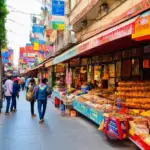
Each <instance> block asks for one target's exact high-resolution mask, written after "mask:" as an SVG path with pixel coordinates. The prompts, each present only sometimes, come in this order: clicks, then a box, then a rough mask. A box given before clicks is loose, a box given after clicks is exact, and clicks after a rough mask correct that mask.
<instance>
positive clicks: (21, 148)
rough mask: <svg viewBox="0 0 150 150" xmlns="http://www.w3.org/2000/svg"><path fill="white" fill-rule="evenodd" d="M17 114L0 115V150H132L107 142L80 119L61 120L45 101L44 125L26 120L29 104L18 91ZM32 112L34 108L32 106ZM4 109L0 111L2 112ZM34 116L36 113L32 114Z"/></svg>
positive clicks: (128, 146)
mask: <svg viewBox="0 0 150 150" xmlns="http://www.w3.org/2000/svg"><path fill="white" fill-rule="evenodd" d="M17 102H18V108H17V110H18V111H17V112H16V113H13V114H10V116H5V115H4V113H3V114H1V115H0V150H50V149H51V150H104V149H105V150H127V149H130V150H135V149H136V148H135V147H134V145H133V144H132V143H130V142H125V143H122V142H118V141H114V140H113V142H110V143H108V142H107V141H106V139H105V136H104V134H102V133H100V132H99V131H98V130H97V126H95V125H94V124H93V123H91V122H90V121H88V120H86V119H84V118H83V117H76V118H71V117H70V118H67V117H61V116H60V114H59V111H58V110H57V109H56V108H54V106H53V105H52V104H51V102H50V101H49V103H48V109H47V112H46V118H45V123H44V124H39V123H38V121H39V120H38V117H36V118H35V119H33V118H31V117H30V107H29V103H28V102H27V101H25V93H24V92H21V95H20V99H19V100H17ZM35 109H36V107H35ZM4 110H5V108H4V109H3V112H4ZM36 114H37V111H36Z"/></svg>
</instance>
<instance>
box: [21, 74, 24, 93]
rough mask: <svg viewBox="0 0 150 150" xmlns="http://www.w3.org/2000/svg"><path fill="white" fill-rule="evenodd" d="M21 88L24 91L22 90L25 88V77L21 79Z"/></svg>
mask: <svg viewBox="0 0 150 150" xmlns="http://www.w3.org/2000/svg"><path fill="white" fill-rule="evenodd" d="M20 80H21V88H22V91H24V88H25V77H23V76H22V77H21V79H20Z"/></svg>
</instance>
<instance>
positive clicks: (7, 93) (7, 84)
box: [4, 79, 13, 96]
mask: <svg viewBox="0 0 150 150" xmlns="http://www.w3.org/2000/svg"><path fill="white" fill-rule="evenodd" d="M4 86H5V96H12V92H13V81H12V80H10V79H8V80H6V82H5V85H4Z"/></svg>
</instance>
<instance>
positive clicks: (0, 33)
mask: <svg viewBox="0 0 150 150" xmlns="http://www.w3.org/2000/svg"><path fill="white" fill-rule="evenodd" d="M6 16H7V9H6V4H5V0H0V113H1V108H2V104H3V102H2V74H3V69H2V57H1V56H2V55H1V49H2V48H3V47H6V28H5V20H6Z"/></svg>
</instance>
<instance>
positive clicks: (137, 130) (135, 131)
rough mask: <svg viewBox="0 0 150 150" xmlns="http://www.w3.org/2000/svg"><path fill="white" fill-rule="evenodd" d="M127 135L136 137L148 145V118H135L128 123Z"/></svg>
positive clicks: (149, 129)
mask: <svg viewBox="0 0 150 150" xmlns="http://www.w3.org/2000/svg"><path fill="white" fill-rule="evenodd" d="M129 125H130V130H129V134H130V135H132V136H138V137H139V138H140V139H141V140H143V141H144V142H145V143H146V144H148V145H150V118H143V117H135V118H133V120H132V121H129Z"/></svg>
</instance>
